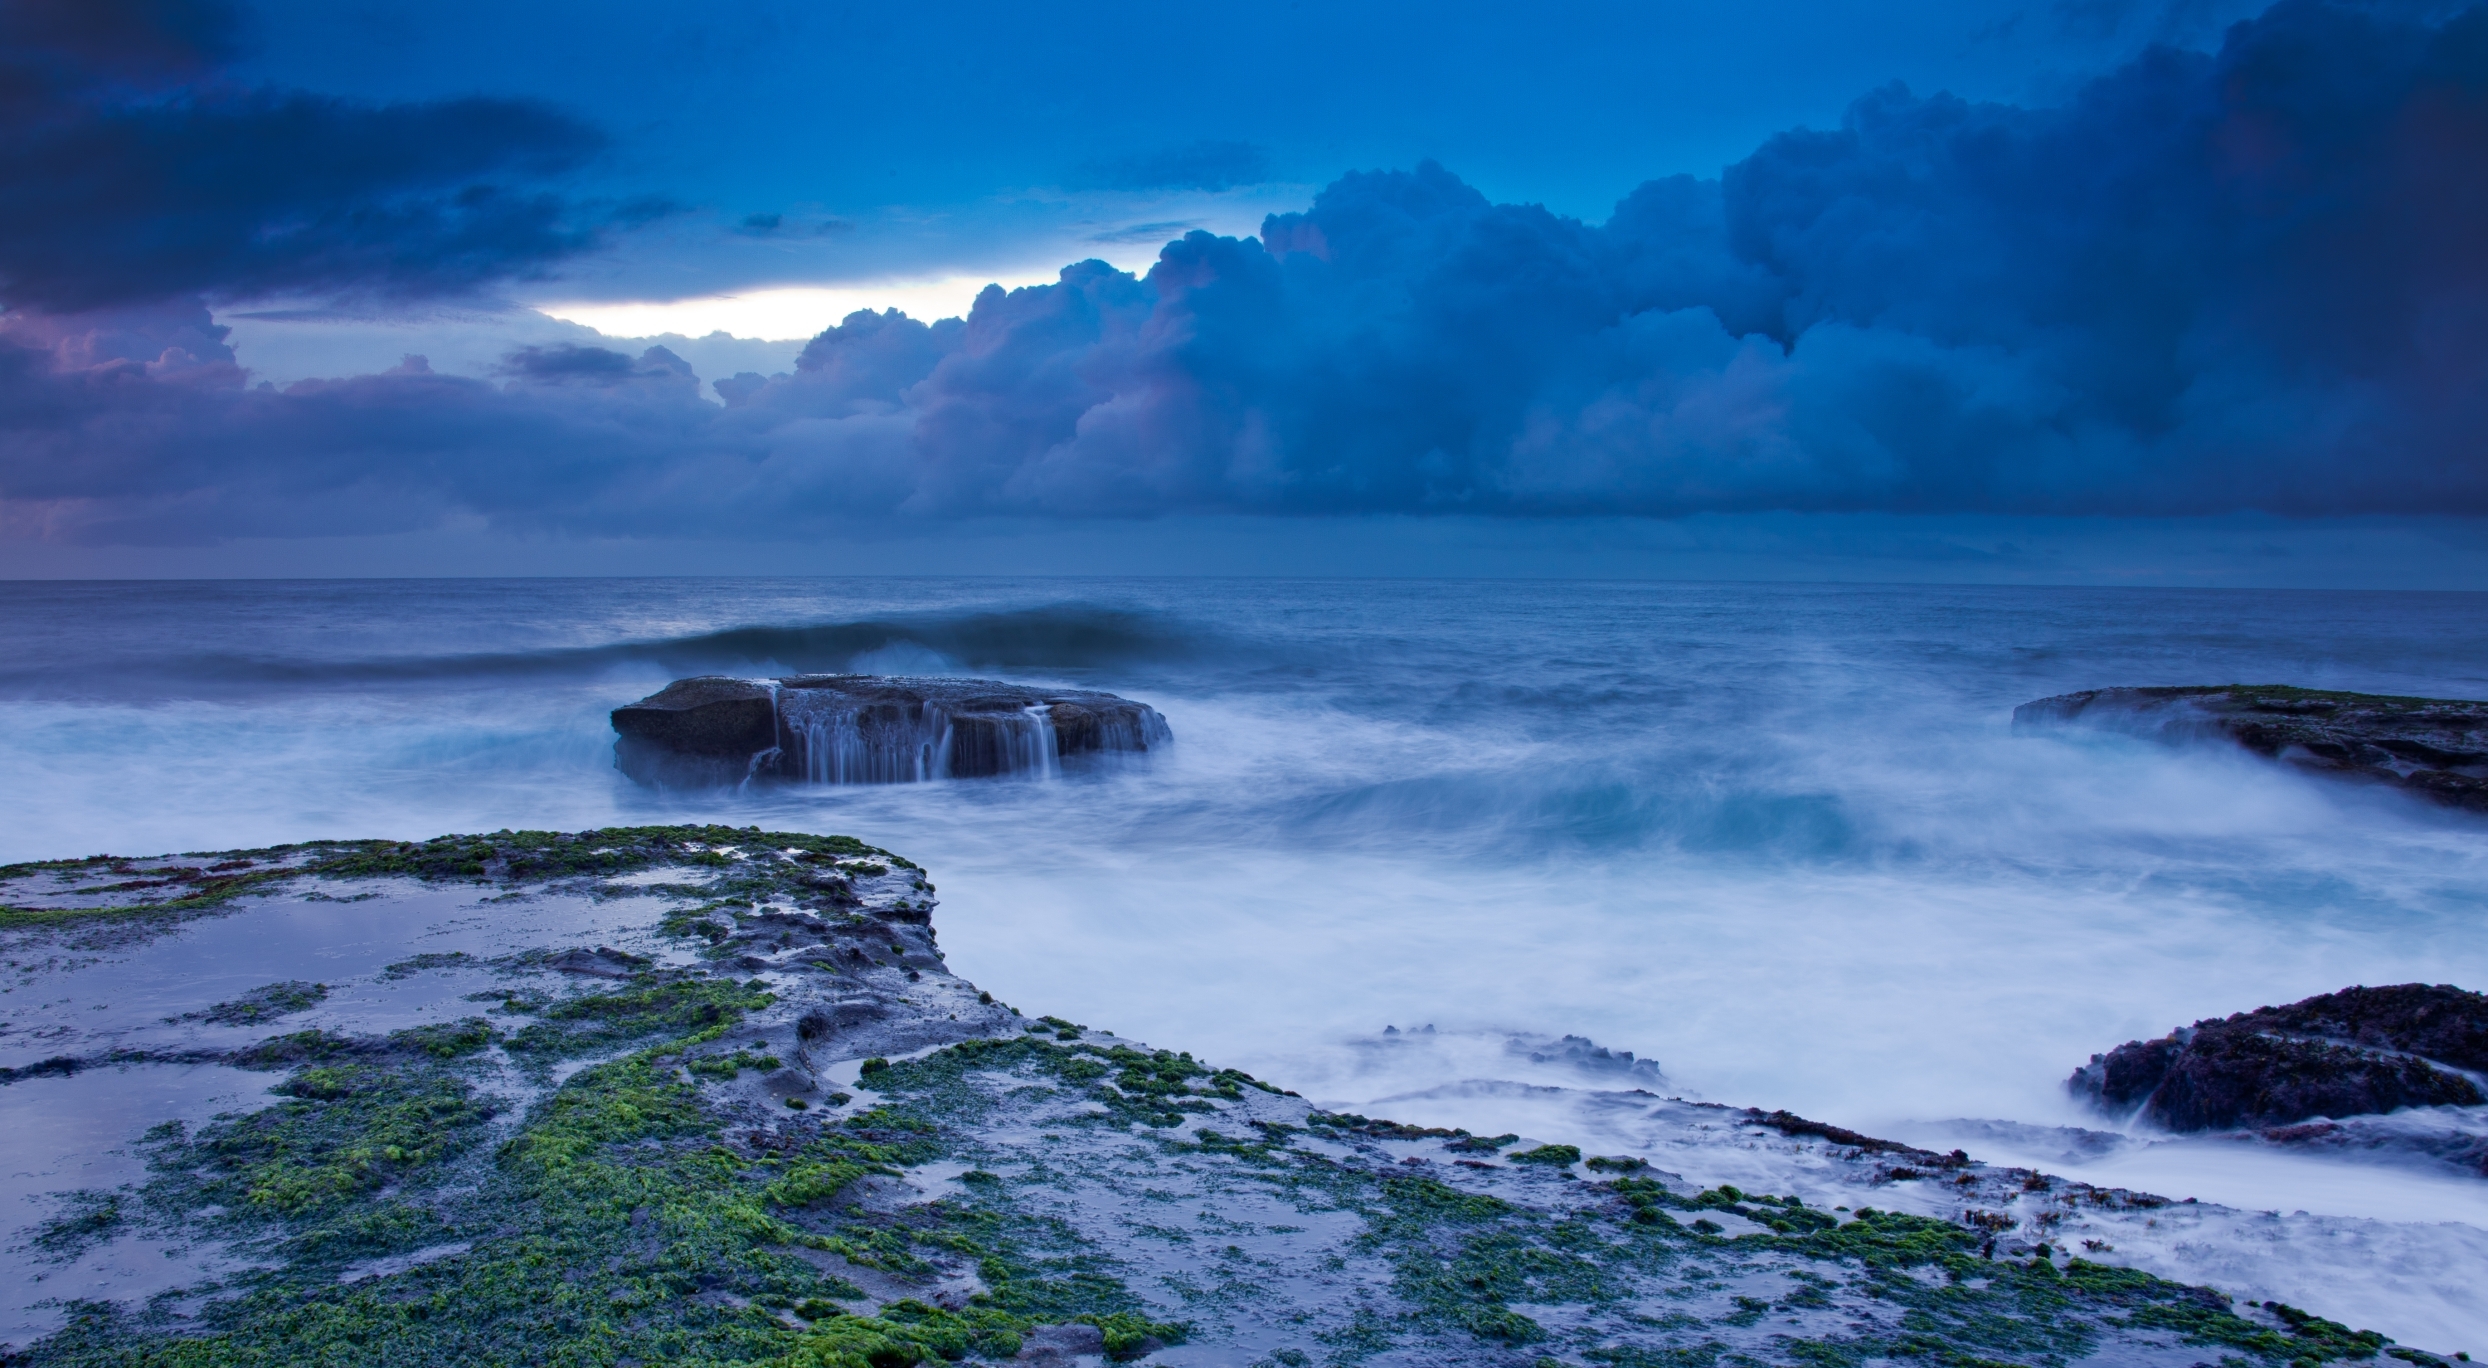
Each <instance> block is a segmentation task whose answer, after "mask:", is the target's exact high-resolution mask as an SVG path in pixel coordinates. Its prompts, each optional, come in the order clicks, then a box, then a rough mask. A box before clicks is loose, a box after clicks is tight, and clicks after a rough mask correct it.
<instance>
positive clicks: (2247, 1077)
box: [2066, 983, 2488, 1131]
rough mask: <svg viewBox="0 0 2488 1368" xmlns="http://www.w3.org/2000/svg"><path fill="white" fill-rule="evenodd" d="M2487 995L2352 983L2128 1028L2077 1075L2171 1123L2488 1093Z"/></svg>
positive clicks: (2472, 1100)
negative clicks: (2181, 1023) (2280, 1003)
mask: <svg viewBox="0 0 2488 1368" xmlns="http://www.w3.org/2000/svg"><path fill="white" fill-rule="evenodd" d="M2483 1073H2488V995H2483V994H2479V993H2472V992H2466V991H2464V990H2462V989H2460V988H2455V987H2451V986H2449V985H2444V984H2439V985H2436V986H2433V987H2431V986H2429V985H2427V984H2423V983H2405V984H2400V985H2397V986H2395V987H2390V988H2345V989H2343V990H2341V991H2340V992H2338V993H2327V994H2325V995H2324V996H2322V997H2312V998H2308V999H2307V1000H2305V1001H2304V1002H2294V1003H2291V1004H2290V1005H2288V1006H2286V1007H2263V1008H2258V1009H2257V1010H2255V1011H2252V1012H2240V1013H2238V1014H2237V1015H2235V1016H2230V1017H2220V1018H2214V1019H2211V1020H2207V1021H2198V1022H2196V1023H2194V1024H2193V1025H2192V1026H2189V1027H2185V1028H2183V1029H2180V1030H2176V1031H2172V1032H2170V1033H2169V1034H2168V1035H2165V1036H2162V1037H2161V1038H2160V1039H2158V1040H2129V1041H2127V1042H2126V1043H2124V1044H2123V1045H2119V1046H2118V1047H2116V1048H2115V1049H2113V1050H2110V1051H2109V1052H2108V1053H2106V1054H2103V1055H2092V1056H2091V1062H2090V1063H2088V1064H2086V1065H2084V1066H2083V1067H2081V1068H2079V1069H2076V1070H2075V1071H2074V1074H2073V1077H2072V1078H2071V1079H2069V1080H2068V1081H2067V1084H2066V1086H2067V1087H2069V1088H2070V1089H2072V1091H2073V1092H2074V1094H2075V1095H2076V1096H2078V1097H2082V1098H2084V1099H2086V1100H2087V1101H2089V1102H2090V1103H2091V1104H2092V1105H2094V1106H2096V1107H2098V1108H2099V1109H2100V1110H2102V1111H2104V1112H2107V1113H2109V1114H2111V1115H2115V1116H2119V1117H2126V1116H2139V1117H2140V1118H2141V1119H2144V1120H2147V1121H2149V1122H2151V1123H2153V1124H2155V1125H2158V1126H2160V1127H2163V1128H2165V1129H2168V1130H2172V1131H2222V1130H2239V1129H2248V1128H2265V1127H2278V1126H2292V1125H2295V1124H2296V1123H2299V1122H2303V1121H2310V1120H2314V1119H2317V1118H2324V1119H2329V1120H2340V1119H2342V1118H2344V1117H2352V1116H2364V1115H2372V1114H2377V1113H2383V1112H2390V1111H2394V1110H2397V1109H2399V1108H2402V1107H2414V1106H2439V1105H2455V1106H2470V1105H2475V1104H2478V1103H2482V1102H2488V1089H2483V1088H2482V1086H2481V1078H2480V1076H2481V1075H2482V1074H2483Z"/></svg>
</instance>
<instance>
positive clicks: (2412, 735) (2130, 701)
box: [2013, 684, 2488, 811]
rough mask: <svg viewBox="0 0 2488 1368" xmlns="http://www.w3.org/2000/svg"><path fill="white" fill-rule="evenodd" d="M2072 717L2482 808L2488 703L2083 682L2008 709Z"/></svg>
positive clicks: (2029, 723)
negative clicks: (2212, 741)
mask: <svg viewBox="0 0 2488 1368" xmlns="http://www.w3.org/2000/svg"><path fill="white" fill-rule="evenodd" d="M2074 723H2078V724H2081V725H2085V726H2095V727H2106V728H2110V729H2113V730H2118V731H2129V732H2135V733H2139V734H2142V735H2146V736H2152V737H2157V738H2159V739H2162V740H2170V741H2190V740H2198V739H2207V738H2219V739H2222V740H2227V741H2232V742H2235V743H2237V744H2238V745H2241V746H2244V747H2245V748H2246V749H2248V750H2250V751H2253V752H2255V753H2256V754H2257V755H2262V756H2267V757H2270V758H2271V759H2274V760H2278V761H2281V762H2282V763H2284V764H2288V765H2294V766H2296V767H2298V768H2300V769H2307V770H2314V771H2317V772H2319V773H2325V774H2333V775H2339V776H2342V777H2345V778H2353V779H2360V780H2364V781H2367V782H2370V783H2382V784H2391V785H2393V786H2395V787H2397V788H2403V789H2408V790H2409V791H2411V792H2413V793H2416V794H2418V795H2420V796H2422V797H2425V798H2429V799H2432V800H2434V801H2436V802H2439V803H2445V804H2449V805H2451V806H2454V807H2462V808H2472V809H2475V810H2481V811H2488V703H2476V702H2469V701H2465V700H2462V699H2449V698H2395V697H2390V696H2387V695H2383V694H2359V693H2340V692H2336V691H2332V690H2325V689H2298V688H2291V687H2289V686H2288V685H2283V684H2219V685H2211V686H2206V687H2188V688H2153V689H2086V690H2084V691H2083V692H2081V693H2069V694H2059V695H2057V696H2056V697H2053V698H2042V699H2039V700H2038V701H2036V702H2032V703H2024V704H2022V705H2021V706H2020V707H2018V708H2015V709H2014V710H2013V726H2014V728H2015V729H2016V730H2019V729H2022V728H2030V727H2047V726H2062V725H2067V724H2074Z"/></svg>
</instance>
